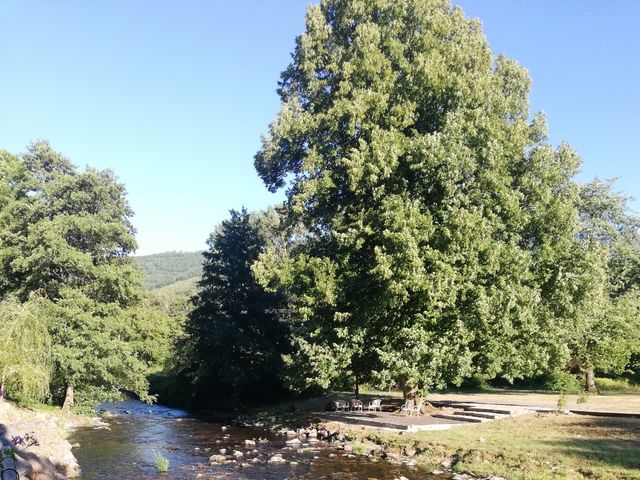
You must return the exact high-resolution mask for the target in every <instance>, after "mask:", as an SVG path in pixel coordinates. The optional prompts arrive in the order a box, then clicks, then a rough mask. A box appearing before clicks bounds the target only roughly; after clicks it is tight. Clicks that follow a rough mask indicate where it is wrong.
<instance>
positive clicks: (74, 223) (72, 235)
mask: <svg viewBox="0 0 640 480" xmlns="http://www.w3.org/2000/svg"><path fill="white" fill-rule="evenodd" d="M0 160H1V161H2V164H1V167H0V173H1V176H2V182H1V185H2V187H1V188H2V190H1V193H0V195H1V197H0V209H1V210H0V240H1V243H0V245H1V248H0V296H1V297H3V298H5V302H4V303H3V304H2V307H1V308H2V309H3V312H2V314H3V315H6V316H8V317H10V318H12V321H13V323H14V324H15V326H16V329H12V330H11V332H10V334H8V333H7V332H5V331H3V332H2V333H3V335H2V339H1V341H2V343H3V346H4V347H5V348H4V349H3V356H4V355H11V356H12V357H19V358H22V359H23V363H24V365H25V368H23V369H22V370H20V372H22V373H21V374H20V375H16V374H14V375H13V376H11V375H8V374H7V372H11V371H12V368H13V369H14V370H15V368H16V367H17V366H18V365H21V364H20V363H16V362H11V364H12V365H9V366H8V367H6V366H5V367H3V370H2V375H3V377H4V376H7V381H10V382H14V384H15V383H17V384H18V385H19V388H18V390H16V392H17V393H20V392H24V393H28V392H27V391H30V392H31V397H36V398H37V397H41V396H42V394H44V393H46V392H50V394H51V399H52V400H53V401H54V402H60V403H62V402H64V405H65V407H70V406H72V405H73V404H74V403H75V401H76V400H80V403H86V404H89V405H90V404H92V403H93V402H95V401H97V400H100V399H104V398H113V397H114V396H117V395H119V393H120V392H121V391H123V390H126V391H130V392H132V393H135V394H137V395H138V396H140V398H143V399H146V398H148V397H147V382H146V378H145V376H146V373H147V371H148V369H149V368H151V367H152V366H153V365H155V364H156V363H157V362H158V361H160V357H161V356H162V355H167V354H168V343H169V341H168V340H166V339H167V338H168V337H169V335H170V333H169V330H170V323H171V321H170V319H169V318H168V317H167V316H166V315H165V314H164V312H162V311H161V310H159V309H157V308H156V309H152V308H151V306H149V305H148V304H147V303H145V302H144V301H143V299H142V295H141V280H140V279H141V275H140V272H139V271H138V270H137V268H136V267H135V265H133V264H132V262H131V260H130V258H129V257H128V254H129V253H130V252H131V251H133V249H135V247H136V242H135V238H134V230H133V227H132V225H131V223H130V217H131V215H132V211H131V209H130V208H129V205H128V203H127V201H126V197H125V189H124V186H123V185H122V184H120V183H119V182H118V181H117V179H116V178H115V176H114V175H113V173H112V172H110V171H108V170H105V171H98V170H93V169H87V170H86V171H84V172H80V171H78V170H77V169H76V167H75V166H74V165H73V164H72V163H71V162H70V161H69V160H68V159H66V158H65V157H63V156H62V155H60V154H59V153H57V152H55V151H54V150H53V149H52V148H51V147H50V146H49V144H48V143H47V142H37V143H34V144H32V145H30V146H29V147H28V149H27V151H26V152H25V153H24V154H23V155H21V156H20V157H16V156H13V155H10V154H8V153H6V152H3V153H2V157H1V158H0ZM15 302H21V303H22V305H18V306H16V305H15ZM34 309H35V312H36V313H31V312H32V311H34ZM5 310H6V311H5ZM33 318H35V319H36V320H33ZM34 322H35V323H34ZM36 327H37V328H36ZM42 328H45V330H46V332H47V334H46V335H44V336H43V337H41V338H40V339H39V340H36V339H29V341H23V342H22V343H20V344H16V343H15V342H13V341H12V340H11V339H12V338H13V337H12V336H11V335H13V336H15V335H17V334H18V332H21V333H20V334H21V335H27V333H28V332H29V331H31V332H32V333H36V332H38V331H39V330H38V329H42ZM38 342H40V343H41V344H42V343H46V344H47V345H49V343H50V347H48V348H47V349H43V348H42V345H36V343H38ZM7 343H8V344H7ZM18 345H19V348H16V347H17V346H18ZM163 345H164V352H163ZM5 349H6V350H8V351H9V352H10V353H7V354H5V353H4V350H5ZM14 349H15V351H12V350H14ZM28 352H30V353H28ZM49 352H50V357H49V355H48V353H49ZM45 353H47V358H46V362H44V361H43V359H42V357H43V355H44V354H45ZM29 360H31V361H32V364H31V365H32V368H29V365H28V364H27V363H26V362H28V361H29ZM45 366H46V367H47V368H45ZM36 377H37V378H38V380H37V382H38V384H39V386H38V387H37V388H36V387H35V386H34V384H35V380H29V382H27V380H28V379H35V378H36ZM12 388H13V387H12ZM10 393H11V391H10Z"/></svg>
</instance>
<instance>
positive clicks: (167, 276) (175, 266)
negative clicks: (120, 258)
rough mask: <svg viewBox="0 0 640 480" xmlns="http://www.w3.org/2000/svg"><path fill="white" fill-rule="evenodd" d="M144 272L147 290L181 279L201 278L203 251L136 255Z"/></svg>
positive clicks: (137, 262)
mask: <svg viewBox="0 0 640 480" xmlns="http://www.w3.org/2000/svg"><path fill="white" fill-rule="evenodd" d="M134 258H135V262H136V264H137V265H138V267H140V269H141V270H142V271H143V272H144V287H145V289H146V290H154V289H156V288H161V287H165V286H167V285H171V284H172V283H175V282H179V281H181V280H187V279H193V278H198V279H199V278H200V276H201V275H202V252H164V253H156V254H153V255H143V256H140V257H134Z"/></svg>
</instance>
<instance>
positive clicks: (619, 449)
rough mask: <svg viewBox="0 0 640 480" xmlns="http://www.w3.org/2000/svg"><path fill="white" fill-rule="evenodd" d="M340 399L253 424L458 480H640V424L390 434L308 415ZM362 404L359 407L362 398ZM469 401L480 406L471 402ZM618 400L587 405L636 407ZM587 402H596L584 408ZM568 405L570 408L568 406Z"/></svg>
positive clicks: (492, 426) (586, 422)
mask: <svg viewBox="0 0 640 480" xmlns="http://www.w3.org/2000/svg"><path fill="white" fill-rule="evenodd" d="M339 397H341V396H340V395H337V396H336V395H332V396H327V397H321V398H316V399H312V400H306V401H304V402H295V403H290V404H287V405H281V406H278V407H274V408H272V409H266V410H264V411H262V412H260V413H259V414H258V415H257V416H255V417H254V418H255V420H256V421H258V422H266V423H269V424H271V425H273V426H274V428H279V429H281V428H285V429H290V430H296V429H298V428H311V429H317V430H319V431H326V432H328V435H329V437H330V438H331V439H332V441H333V444H334V448H335V449H336V451H337V453H338V454H340V453H339V452H340V451H345V450H346V452H348V453H350V454H355V455H362V456H369V457H376V458H385V459H386V460H388V461H391V462H398V463H405V464H407V463H408V464H415V465H418V466H421V467H423V468H426V469H427V470H429V471H433V472H436V473H440V472H442V473H447V472H451V473H453V474H456V475H458V476H459V478H491V476H492V475H495V476H498V477H504V478H507V479H523V480H551V479H571V480H583V479H588V478H589V479H593V478H598V479H603V480H607V479H611V480H613V479H616V480H618V479H629V480H631V479H640V457H639V456H638V453H637V452H639V451H640V419H637V418H615V417H600V416H598V417H596V416H590V415H565V414H559V413H556V412H550V413H532V414H529V415H522V416H518V417H513V418H506V419H502V420H496V421H492V422H488V423H482V424H474V425H471V424H470V425H464V426H461V427H456V428H454V429H451V430H446V431H425V432H419V433H406V432H391V431H384V430H375V429H371V428H364V427H358V426H352V425H346V424H343V423H338V422H328V421H323V420H322V418H321V416H320V415H317V414H315V413H314V412H316V413H317V412H320V411H322V410H324V409H325V406H326V405H327V404H328V403H329V402H330V401H332V400H334V399H336V398H339ZM343 397H345V398H346V396H343ZM364 397H365V400H366V399H367V398H366V397H367V396H364ZM378 397H379V395H378ZM438 398H439V399H440V397H438ZM473 398H474V401H479V400H481V398H479V396H478V395H474V396H473ZM557 398H558V397H557V395H555V398H554V395H552V394H550V395H545V396H535V397H531V396H526V395H523V400H524V401H525V403H539V402H540V401H541V400H543V399H546V402H544V403H545V404H546V403H551V401H552V399H553V400H555V403H557ZM625 398H626V399H627V400H628V401H626V402H625V401H624V399H623V398H613V399H612V398H610V397H609V399H608V401H607V400H603V399H600V398H599V399H595V398H592V399H591V400H590V404H591V405H590V406H591V408H595V406H596V405H597V406H598V407H605V406H608V407H609V408H611V410H613V411H615V410H628V409H629V408H632V407H633V406H635V405H636V404H637V402H638V398H636V397H635V396H626V397H625ZM391 399H392V398H390V399H389V400H391ZM458 399H460V398H458ZM486 400H490V401H495V400H496V398H495V397H491V398H490V399H486ZM508 400H509V401H510V403H512V404H513V403H516V404H518V403H521V402H520V401H519V400H520V398H519V396H518V395H513V394H511V395H509V396H508ZM592 400H595V401H593V402H592V403H591V401H592ZM568 403H570V404H571V403H573V402H572V401H571V399H570V400H569V402H568ZM581 407H584V405H581ZM256 413H257V412H256ZM243 421H245V422H246V421H247V418H245V420H243ZM464 475H468V477H464Z"/></svg>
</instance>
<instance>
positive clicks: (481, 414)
mask: <svg viewBox="0 0 640 480" xmlns="http://www.w3.org/2000/svg"><path fill="white" fill-rule="evenodd" d="M431 404H432V405H433V406H436V407H449V408H453V409H454V410H453V412H451V413H434V414H432V415H431V416H432V417H435V418H443V419H446V420H456V421H458V422H467V423H484V422H489V421H491V420H500V419H503V418H508V417H515V416H517V415H525V414H527V413H531V412H532V410H530V409H528V408H524V407H519V406H510V405H485V404H481V403H461V402H449V401H447V402H445V401H442V402H431Z"/></svg>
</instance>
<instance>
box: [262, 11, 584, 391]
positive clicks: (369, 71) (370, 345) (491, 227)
mask: <svg viewBox="0 0 640 480" xmlns="http://www.w3.org/2000/svg"><path fill="white" fill-rule="evenodd" d="M529 86H530V80H529V77H528V75H527V72H526V71H525V69H524V68H522V67H521V66H519V65H518V64H517V63H516V62H515V61H513V60H509V59H507V58H505V57H504V56H499V57H497V58H496V57H494V55H493V54H492V52H491V51H490V49H489V47H488V45H487V42H486V39H485V38H484V36H483V34H482V31H481V26H480V24H479V22H477V21H474V20H470V19H468V18H466V17H465V15H464V14H463V12H462V11H461V9H459V8H453V7H452V6H451V4H450V3H449V1H447V0H366V1H365V0H348V1H347V0H323V1H321V2H320V4H319V5H313V6H310V7H309V8H308V11H307V17H306V31H305V33H303V34H302V35H301V36H300V37H298V39H297V41H296V48H295V52H294V54H293V62H292V63H291V65H290V66H289V67H288V68H287V69H286V70H285V71H284V72H283V73H282V77H281V81H280V88H279V90H278V92H279V94H280V97H281V100H282V107H281V110H280V112H279V114H278V116H277V118H276V119H275V120H274V121H273V123H272V124H271V126H270V129H269V134H268V135H266V136H265V137H264V138H263V144H262V148H261V149H260V151H259V152H258V153H257V154H256V157H255V166H256V169H257V171H258V173H259V175H260V176H261V178H262V179H263V180H264V182H265V184H266V186H267V187H268V188H269V189H270V190H272V191H275V190H278V189H282V188H285V189H286V193H287V215H288V223H289V224H290V225H296V224H302V225H303V227H304V229H305V231H306V232H307V233H306V235H305V238H304V239H300V238H299V237H297V236H296V235H295V234H292V236H291V240H292V243H293V246H292V247H291V248H289V249H288V250H286V251H284V252H283V251H277V252H276V251H274V249H269V250H268V251H267V252H266V253H264V254H263V255H262V256H261V259H260V262H259V264H258V265H256V268H255V270H256V273H257V275H258V277H259V278H260V281H261V282H262V283H263V284H264V285H266V286H268V287H269V288H271V289H273V290H278V289H286V290H287V291H288V293H289V296H290V298H291V306H292V308H293V310H294V311H295V315H294V316H293V317H292V322H293V323H294V328H293V330H294V332H296V338H295V342H296V345H297V347H298V348H297V350H296V355H297V357H296V358H294V357H291V359H290V361H291V364H292V365H297V366H298V367H301V368H300V372H299V376H298V380H299V382H300V383H299V385H300V386H305V385H307V386H308V385H310V384H320V385H322V386H325V387H327V386H329V385H330V384H331V382H335V381H336V380H338V379H340V378H341V377H342V378H343V377H344V376H350V377H353V379H354V380H355V381H356V383H357V382H358V381H360V380H362V379H368V378H373V379H375V380H377V381H379V382H380V383H383V384H387V385H397V384H400V385H401V386H402V387H403V388H404V389H405V391H406V392H410V391H412V390H415V389H416V388H419V387H426V388H429V387H433V386H442V385H444V384H446V383H449V382H453V383H459V382H461V381H462V379H464V378H465V377H469V376H473V375H478V376H482V377H485V378H493V377H495V376H503V377H506V378H508V379H512V378H514V377H521V376H526V375H533V374H536V373H539V372H541V371H543V370H544V369H546V368H549V366H550V365H560V364H564V363H566V362H567V361H568V358H569V355H570V354H569V351H568V348H567V346H566V345H565V344H564V343H563V341H562V340H560V339H559V338H558V336H557V329H556V328H555V327H554V326H555V325H557V324H563V323H562V322H560V321H559V316H560V315H565V314H567V313H569V312H567V311H560V310H559V309H558V308H556V305H555V301H556V300H557V299H558V298H564V297H566V290H567V289H569V290H571V289H572V288H573V285H571V284H567V283H566V282H564V283H563V282H559V281H557V279H558V278H560V277H561V276H562V272H561V271H560V270H559V266H558V265H559V264H558V261H559V260H560V259H562V258H565V256H566V255H569V253H570V252H571V250H572V248H573V245H574V244H573V242H574V239H575V237H576V235H577V233H578V229H579V222H578V219H577V203H578V202H577V199H578V195H579V191H578V188H577V186H576V185H575V184H574V182H573V181H572V177H573V176H574V174H575V173H576V169H577V168H578V165H579V163H580V160H579V158H578V157H577V155H576V154H575V153H574V152H573V151H572V149H571V148H570V147H569V146H567V145H561V146H560V147H559V148H557V149H554V148H552V147H551V146H550V145H549V144H548V142H547V137H546V120H545V118H544V116H543V115H536V116H534V117H533V119H532V118H531V116H530V112H529V108H528V92H529ZM563 295H564V297H563ZM563 318H564V317H563Z"/></svg>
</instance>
